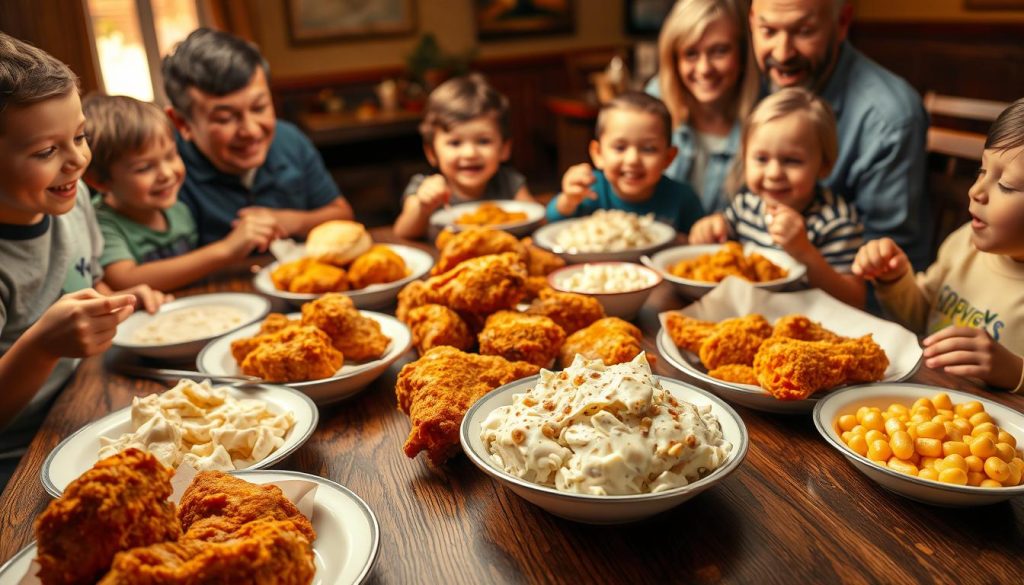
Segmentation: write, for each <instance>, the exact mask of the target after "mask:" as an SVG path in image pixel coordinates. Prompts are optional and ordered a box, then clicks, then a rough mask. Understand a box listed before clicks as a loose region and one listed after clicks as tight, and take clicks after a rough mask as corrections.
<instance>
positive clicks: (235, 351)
mask: <svg viewBox="0 0 1024 585" xmlns="http://www.w3.org/2000/svg"><path fill="white" fill-rule="evenodd" d="M273 315H274V314H273V313H272V314H271V315H269V316H268V317H267V321H264V326H266V327H264V326H261V327H260V333H257V334H256V335H255V336H253V337H241V338H239V339H236V340H234V341H232V342H231V355H232V357H234V358H235V362H236V363H237V364H238V365H242V362H243V361H245V357H246V356H248V355H249V354H250V353H252V352H253V351H255V350H256V348H257V347H259V346H261V345H264V344H268V343H285V342H288V341H291V340H292V339H294V338H295V337H297V336H299V335H302V334H304V333H303V331H302V322H301V321H299V320H298V319H287V318H285V319H286V321H287V324H284V322H283V321H281V319H278V318H276V317H274V318H273V319H271V317H273ZM282 317H283V315H282ZM268 322H269V324H268ZM264 328H267V329H269V331H268V332H266V333H264V332H263V330H264ZM305 333H308V332H305Z"/></svg>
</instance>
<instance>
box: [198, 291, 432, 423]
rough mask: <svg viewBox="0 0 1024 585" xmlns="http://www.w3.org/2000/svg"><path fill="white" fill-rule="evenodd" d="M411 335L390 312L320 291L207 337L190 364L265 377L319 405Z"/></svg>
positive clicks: (378, 369)
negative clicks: (288, 308) (296, 306)
mask: <svg viewBox="0 0 1024 585" xmlns="http://www.w3.org/2000/svg"><path fill="white" fill-rule="evenodd" d="M411 343H412V338H411V335H410V333H409V329H408V328H407V327H406V326H405V325H404V324H402V323H401V322H400V321H398V320H397V319H395V318H394V317H391V316H390V315H384V314H382V313H374V312H371V311H360V310H358V309H356V308H355V305H354V304H353V302H352V300H351V299H349V298H348V297H346V296H344V295H342V294H340V293H328V294H326V295H324V296H323V297H321V298H319V299H316V300H313V301H310V302H308V303H306V304H305V305H303V306H302V312H301V313H291V314H288V315H283V314H280V313H271V314H270V315H268V316H267V318H266V319H265V320H264V321H263V322H262V323H255V324H253V325H250V326H248V327H244V328H242V329H239V330H237V331H234V332H232V333H231V334H229V335H226V336H224V337H221V338H219V339H216V340H214V341H213V342H211V343H210V344H209V345H207V346H206V347H205V348H203V350H202V351H201V352H200V353H199V357H198V358H197V360H196V366H197V368H198V369H199V371H200V372H203V373H206V374H211V375H226V376H235V375H239V374H245V375H249V376H256V377H259V378H262V379H264V380H267V381H270V380H273V381H274V382H275V383H280V384H283V385H285V386H288V387H290V388H294V389H296V390H299V391H301V392H303V393H305V394H306V395H307V396H309V397H310V398H312V399H313V401H314V402H316V403H317V404H321V405H322V404H327V403H330V402H335V401H338V400H343V399H345V398H348V397H350V396H352V395H353V394H355V393H357V392H359V391H360V390H362V389H363V388H364V387H365V386H366V385H367V384H369V383H370V382H371V381H373V380H374V379H376V378H377V376H379V375H380V374H381V373H383V372H384V370H385V369H387V367H388V366H389V365H391V363H393V362H394V361H395V360H397V359H398V358H399V357H401V355H402V354H404V353H405V352H406V350H408V349H409V347H410V345H411Z"/></svg>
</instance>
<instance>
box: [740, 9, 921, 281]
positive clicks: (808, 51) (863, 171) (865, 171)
mask: <svg viewBox="0 0 1024 585" xmlns="http://www.w3.org/2000/svg"><path fill="white" fill-rule="evenodd" d="M852 18H853V8H852V6H851V5H850V4H849V3H848V2H846V1H845V0H753V2H752V3H751V6H750V29H751V36H752V45H753V49H754V55H755V57H756V60H757V65H758V67H759V68H760V70H761V73H762V74H763V75H764V77H765V81H766V83H767V85H768V87H769V90H770V91H775V90H777V89H780V88H783V87H792V86H801V87H806V88H807V89H810V90H812V91H814V92H816V93H818V94H819V95H820V96H821V97H822V98H824V99H825V100H826V101H827V102H828V103H829V105H830V106H832V109H833V111H834V112H835V115H836V121H837V129H838V134H839V158H838V160H837V161H836V164H835V167H834V168H833V170H832V173H831V175H829V177H828V178H827V179H826V180H825V181H824V184H825V185H826V186H828V187H829V188H831V189H832V190H833V191H834V192H835V193H837V194H839V195H842V196H843V197H845V198H846V199H847V200H849V201H851V202H853V203H854V205H855V206H856V207H857V209H858V210H859V211H860V213H861V219H862V220H863V222H864V227H865V239H868V240H870V239H875V238H878V237H881V236H889V237H892V238H893V239H894V240H896V242H897V243H898V244H899V245H900V246H901V247H902V248H903V249H904V250H906V252H907V256H909V257H910V259H911V261H912V262H913V264H914V266H915V267H916V268H918V269H923V268H924V267H925V266H927V264H928V262H929V260H930V256H931V245H932V232H933V230H934V226H933V225H932V224H933V221H932V216H931V212H930V209H931V205H930V202H929V201H928V199H927V198H926V196H925V192H924V188H925V140H926V133H927V130H928V116H927V114H926V113H925V111H924V107H923V105H922V103H921V97H920V96H919V95H918V94H917V92H916V91H914V89H913V88H912V87H910V85H909V84H908V83H907V82H906V81H904V80H903V79H902V78H900V77H898V76H896V75H894V74H893V73H892V72H890V71H887V70H886V69H884V68H882V67H881V66H880V65H878V64H877V63H875V62H874V61H871V60H870V59H868V58H867V57H865V56H864V55H863V54H862V53H860V52H859V51H857V50H856V49H854V48H853V47H852V46H851V45H850V44H849V43H848V42H846V35H847V31H848V30H849V26H850V21H851V20H852Z"/></svg>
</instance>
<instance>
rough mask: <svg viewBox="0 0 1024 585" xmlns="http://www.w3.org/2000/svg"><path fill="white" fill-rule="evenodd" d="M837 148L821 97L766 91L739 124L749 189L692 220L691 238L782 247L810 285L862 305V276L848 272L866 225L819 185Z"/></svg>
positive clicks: (797, 90) (700, 241)
mask: <svg viewBox="0 0 1024 585" xmlns="http://www.w3.org/2000/svg"><path fill="white" fill-rule="evenodd" d="M838 148H839V147H838V145H837V142H836V121H835V117H834V116H833V114H832V110H831V109H830V108H829V107H828V105H827V104H826V103H825V102H824V101H822V100H821V99H820V98H818V97H816V96H815V95H814V94H812V93H811V92H809V91H807V90H805V89H802V88H789V89H783V90H780V91H777V92H775V93H773V94H772V95H770V96H768V97H766V98H765V99H764V100H762V101H761V103H759V104H758V105H757V107H756V108H754V111H753V112H751V114H750V117H749V118H748V119H747V122H746V123H745V124H744V127H743V134H742V137H741V145H740V155H741V159H740V160H741V161H742V162H743V166H742V170H741V172H742V176H743V178H744V179H745V180H746V186H747V187H746V188H747V190H744V191H741V192H740V193H738V194H737V195H736V197H735V198H734V199H733V201H732V203H731V204H730V205H729V207H728V208H726V210H725V212H724V213H716V214H714V215H710V216H708V217H706V218H704V219H702V220H700V221H699V222H697V223H696V224H695V225H694V226H693V231H692V232H691V233H690V243H692V244H707V243H711V242H724V241H726V240H738V241H740V242H753V243H755V244H758V245H760V246H765V247H769V248H771V247H774V248H782V249H783V250H784V251H785V252H786V253H787V254H789V255H790V256H792V257H793V258H794V259H796V260H797V261H798V262H800V263H802V264H804V265H806V266H807V280H808V282H809V283H810V285H811V286H814V287H817V288H820V289H822V290H823V291H825V292H827V293H829V294H830V295H832V296H834V297H836V298H838V299H840V300H842V301H844V302H846V303H848V304H850V305H853V306H855V307H862V306H864V298H865V295H866V292H865V285H864V282H863V281H862V280H861V279H859V278H857V277H856V276H854V275H852V274H849V272H850V266H851V265H852V263H853V257H854V255H855V254H856V253H857V248H858V247H859V246H860V245H861V243H863V238H864V226H863V225H862V224H861V223H860V220H859V218H858V216H857V210H856V209H855V208H854V207H853V206H852V205H850V204H848V203H847V202H846V201H845V200H844V199H842V198H841V197H838V196H836V195H834V194H832V193H831V192H830V191H829V190H828V189H827V188H825V187H823V186H821V185H820V184H818V181H819V180H821V179H824V178H825V177H827V176H828V174H829V172H830V171H831V170H832V165H833V164H834V163H835V160H836V154H837V152H838ZM737 182H739V181H737Z"/></svg>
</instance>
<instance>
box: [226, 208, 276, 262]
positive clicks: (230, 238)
mask: <svg viewBox="0 0 1024 585" xmlns="http://www.w3.org/2000/svg"><path fill="white" fill-rule="evenodd" d="M279 235H280V234H279V233H278V231H277V222H276V221H275V220H274V218H273V217H270V216H267V215H264V214H249V215H245V216H242V217H240V218H239V219H236V220H235V221H234V222H232V228H231V232H230V233H229V234H228V235H227V236H225V237H224V239H223V240H222V241H223V242H224V245H225V246H226V247H227V249H228V254H229V255H230V256H231V257H232V258H235V259H238V258H244V257H246V256H248V255H249V253H250V252H252V251H253V250H259V251H260V252H266V251H267V248H268V247H269V246H270V242H272V241H274V239H275V238H276V237H278V236H279Z"/></svg>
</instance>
